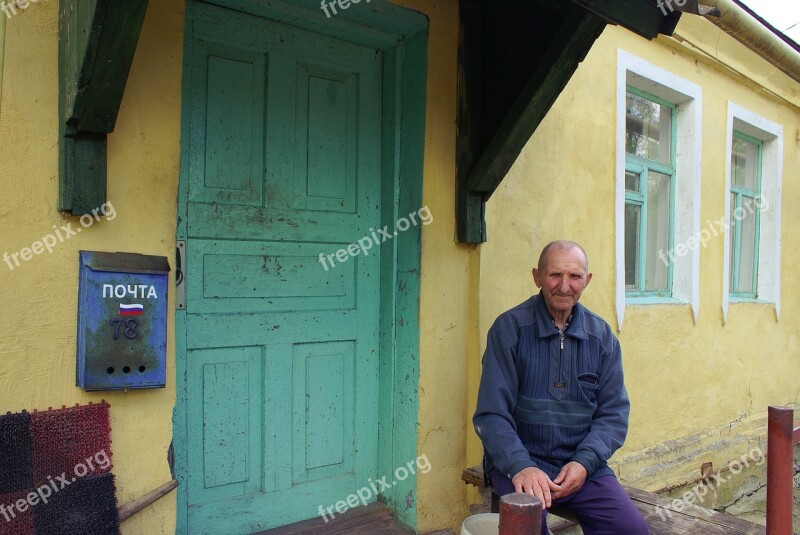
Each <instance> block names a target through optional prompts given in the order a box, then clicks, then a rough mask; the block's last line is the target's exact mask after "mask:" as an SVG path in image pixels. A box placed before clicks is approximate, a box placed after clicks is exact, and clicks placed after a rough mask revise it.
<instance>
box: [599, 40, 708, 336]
mask: <svg viewBox="0 0 800 535" xmlns="http://www.w3.org/2000/svg"><path fill="white" fill-rule="evenodd" d="M629 85H630V86H633V87H636V88H638V89H640V90H642V91H644V92H646V93H650V94H652V95H655V96H657V97H660V98H662V99H664V100H666V101H668V102H671V103H672V104H674V105H675V106H676V112H675V116H674V120H676V121H677V136H676V140H675V142H676V156H675V160H676V161H675V181H676V182H675V214H674V226H675V228H674V229H673V233H674V234H673V235H674V247H675V251H674V252H673V256H674V259H675V261H674V263H673V267H672V296H671V297H668V298H652V297H642V298H637V297H627V296H626V294H625V102H626V92H627V88H628V86H629ZM702 104H703V102H702V88H701V87H700V86H699V85H697V84H695V83H692V82H690V81H688V80H685V79H683V78H681V77H679V76H677V75H675V74H673V73H671V72H669V71H667V70H665V69H662V68H661V67H658V66H657V65H654V64H652V63H650V62H648V61H645V60H644V59H642V58H639V57H637V56H634V55H633V54H631V53H630V52H627V51H625V50H622V49H618V50H617V114H616V116H617V129H616V138H617V139H616V143H617V150H616V190H615V231H616V233H615V248H616V312H617V330H618V331H620V332H621V331H622V323H623V320H624V318H625V307H626V305H651V304H686V303H688V304H690V305H691V308H692V314H693V317H694V322H695V323H697V317H698V314H699V311H700V247H699V243H697V238H696V237H697V235H698V233H699V229H700V174H701V159H702V122H701V117H702ZM692 240H694V244H695V245H696V246H695V247H691V244H692V243H693V242H692ZM687 244H689V245H688V246H687ZM679 246H682V247H683V248H682V249H680V250H679V249H678V247H679ZM681 251H683V252H684V254H678V253H679V252H681Z"/></svg>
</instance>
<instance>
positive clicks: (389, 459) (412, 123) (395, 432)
mask: <svg viewBox="0 0 800 535" xmlns="http://www.w3.org/2000/svg"><path fill="white" fill-rule="evenodd" d="M195 1H198V0H187V1H186V9H185V19H184V24H185V25H184V48H183V87H182V90H181V93H182V95H181V99H182V102H181V112H182V119H181V149H180V180H179V186H178V210H177V214H178V217H177V229H176V239H177V240H178V241H182V240H186V239H187V199H188V161H189V135H190V128H189V127H190V118H191V114H190V102H191V100H190V91H191V88H192V80H191V74H190V73H191V71H190V63H191V58H192V46H193V31H192V23H191V21H192V20H193V16H194V4H195ZM205 1H206V2H207V3H212V4H217V5H221V6H223V7H227V8H230V9H234V10H237V11H241V12H245V13H250V14H253V15H257V16H261V17H265V18H269V19H272V20H275V21H278V22H283V23H286V24H291V25H293V26H297V27H300V28H304V29H308V30H312V31H315V32H317V33H322V34H326V35H329V36H333V37H338V38H342V39H345V40H348V41H355V42H357V43H359V44H362V45H365V46H372V47H375V48H376V49H380V50H382V51H383V59H384V62H383V96H382V98H383V112H384V113H383V123H382V126H383V133H382V149H383V150H382V161H381V171H382V173H381V174H382V177H381V223H380V224H381V225H382V226H383V225H388V226H389V228H394V225H395V223H396V221H398V219H400V218H401V217H404V216H406V215H407V214H409V213H411V212H412V211H413V212H415V211H417V210H419V209H420V208H421V207H422V175H423V161H424V148H425V118H426V117H425V114H426V107H427V106H426V89H427V85H426V84H427V44H428V27H429V21H428V18H427V16H426V15H424V14H422V13H418V12H415V11H412V10H410V9H407V8H403V7H400V6H396V5H393V4H390V3H388V2H386V1H384V0H373V1H372V2H371V3H369V4H366V3H365V4H363V5H358V4H353V5H351V6H350V8H349V9H347V10H343V11H340V12H339V13H338V14H337V15H336V16H334V17H331V18H330V19H327V18H326V17H325V15H324V13H323V12H322V10H321V9H320V5H319V2H318V1H317V0H286V1H283V0H280V1H278V0H269V2H267V0H262V1H259V0H205ZM352 23H355V24H352ZM421 235H422V229H421V226H420V225H415V226H413V227H411V228H409V229H408V230H407V231H405V232H400V233H398V235H397V236H396V237H395V238H394V239H393V240H391V241H387V242H386V243H384V244H382V246H381V253H382V254H381V273H380V277H381V282H380V287H381V302H380V309H381V310H380V315H381V317H380V341H379V343H380V360H379V362H380V364H379V366H380V372H379V391H380V394H379V406H378V459H377V465H378V473H377V474H376V476H377V477H383V476H384V475H386V476H388V477H387V480H391V479H394V471H395V470H396V468H398V467H402V466H405V465H406V464H407V463H408V462H409V461H414V460H416V459H417V457H418V450H417V442H418V441H417V428H418V425H417V421H418V413H419V396H418V393H419V388H418V387H419V367H420V366H419V364H420V359H419V332H420V330H419V295H420V265H421V262H420V257H421ZM184 271H185V268H184ZM178 293H180V289H179V291H178ZM186 329H187V324H186V310H185V308H183V309H181V308H176V310H175V381H176V400H175V408H174V411H173V445H174V456H175V466H174V472H175V477H176V478H177V479H178V481H181V480H185V478H186V475H187V449H186V448H187V440H186V438H187V425H186V417H187V408H188V407H187V396H186V385H187V373H186V372H187V366H186V364H187V362H186V336H187V331H186ZM186 487H187V486H186V485H179V486H178V492H177V519H176V533H180V534H186V533H188V514H187V513H188V511H187V508H188V494H187V488H186ZM416 495H417V479H416V475H414V474H412V475H411V476H410V477H408V478H407V479H405V480H403V481H398V482H397V485H396V486H393V487H392V488H391V489H389V491H388V492H387V493H386V494H385V495H384V496H383V497H384V499H385V500H386V502H387V504H388V506H389V507H390V509H391V510H392V511H393V512H394V513H395V515H396V518H397V520H398V521H399V522H401V523H402V524H404V525H406V526H408V527H409V528H411V529H413V530H414V531H415V532H416V528H417V508H416V501H417V499H416ZM343 498H344V497H343ZM409 504H412V505H411V506H409Z"/></svg>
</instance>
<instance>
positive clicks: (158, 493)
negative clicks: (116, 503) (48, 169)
mask: <svg viewBox="0 0 800 535" xmlns="http://www.w3.org/2000/svg"><path fill="white" fill-rule="evenodd" d="M176 488H178V481H177V480H175V479H173V480H172V481H170V482H169V483H165V484H164V485H161V486H160V487H158V488H157V489H156V490H154V491H152V492H148V493H147V494H145V495H144V496H142V497H141V498H138V499H136V500H132V501H130V502H128V503H126V504H124V505H122V506H121V507H119V508H118V509H117V514H118V515H119V521H120V523H122V522H124V521H126V520H128V519H129V518H130V517H132V516H133V515H135V514H136V513H138V512H139V511H141V510H143V509H144V508H145V507H148V506H150V505H152V504H154V503H156V502H157V501H158V500H160V499H161V498H163V497H164V496H166V495H167V494H169V493H170V492H172V491H173V490H175V489H176Z"/></svg>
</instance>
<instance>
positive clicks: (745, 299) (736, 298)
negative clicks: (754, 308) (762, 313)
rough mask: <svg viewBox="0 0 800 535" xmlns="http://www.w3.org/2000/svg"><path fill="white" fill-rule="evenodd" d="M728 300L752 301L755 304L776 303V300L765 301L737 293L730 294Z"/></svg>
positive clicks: (735, 301)
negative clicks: (736, 294) (740, 295)
mask: <svg viewBox="0 0 800 535" xmlns="http://www.w3.org/2000/svg"><path fill="white" fill-rule="evenodd" d="M728 301H729V302H730V303H752V304H755V305H774V304H775V302H774V301H765V300H763V299H756V298H753V297H737V296H735V295H729V296H728Z"/></svg>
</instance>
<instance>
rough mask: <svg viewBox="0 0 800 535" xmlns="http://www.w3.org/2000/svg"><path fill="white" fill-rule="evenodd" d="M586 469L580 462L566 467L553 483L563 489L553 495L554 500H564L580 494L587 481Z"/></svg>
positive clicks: (570, 463)
mask: <svg viewBox="0 0 800 535" xmlns="http://www.w3.org/2000/svg"><path fill="white" fill-rule="evenodd" d="M586 476H587V473H586V468H584V467H583V465H582V464H581V463H579V462H578V461H570V462H568V463H567V464H565V465H564V467H563V468H562V469H561V471H560V472H559V473H558V475H557V476H556V478H555V480H553V482H554V483H555V484H557V485H560V486H561V488H560V489H559V490H557V491H556V492H555V493H554V494H553V499H556V498H564V497H566V496H569V495H570V494H573V493H575V492H578V491H579V490H580V489H581V487H582V486H583V483H584V482H585V481H586Z"/></svg>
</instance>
